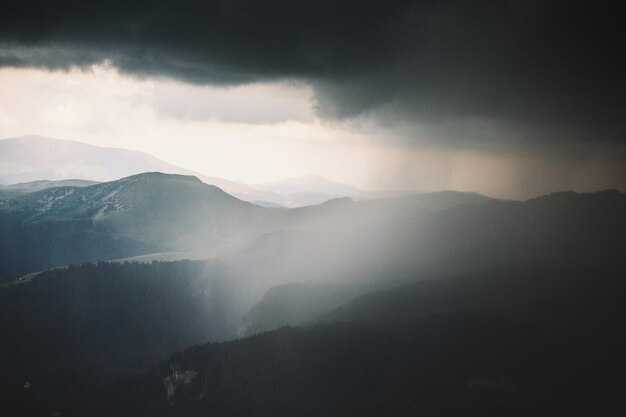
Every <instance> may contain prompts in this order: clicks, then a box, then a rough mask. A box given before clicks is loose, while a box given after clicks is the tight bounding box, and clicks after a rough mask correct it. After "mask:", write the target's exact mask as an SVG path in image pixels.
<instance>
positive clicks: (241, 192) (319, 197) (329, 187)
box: [0, 135, 397, 207]
mask: <svg viewBox="0 0 626 417" xmlns="http://www.w3.org/2000/svg"><path fill="white" fill-rule="evenodd" d="M143 172H163V173H170V174H181V175H192V176H195V177H198V178H200V180H202V181H203V182H204V183H206V184H211V185H215V186H217V187H219V188H221V189H223V190H224V191H226V192H227V193H229V194H231V195H234V196H235V197H237V198H239V199H241V200H245V201H250V202H255V204H258V205H261V206H268V207H278V206H285V207H299V206H305V205H315V204H320V203H323V202H325V201H327V200H330V199H333V198H337V197H346V196H347V197H352V198H356V199H364V198H379V197H385V196H389V195H397V193H391V194H389V193H369V192H366V191H363V190H359V189H357V188H356V187H352V186H350V185H347V184H342V183H338V182H335V181H330V180H327V179H325V178H323V177H320V176H305V177H297V178H289V179H286V180H280V181H274V182H270V183H265V184H258V185H247V184H244V183H241V182H236V181H230V180H226V179H222V178H215V177H209V176H207V175H204V174H200V173H197V172H193V171H191V170H189V169H185V168H181V167H178V166H175V165H172V164H169V163H167V162H164V161H162V160H160V159H158V158H156V157H154V156H152V155H149V154H146V153H143V152H138V151H131V150H126V149H120V148H104V147H99V146H94V145H89V144H86V143H83V142H76V141H70V140H64V139H52V138H48V137H44V136H37V135H29V136H22V137H17V138H9V139H3V140H0V185H1V184H16V183H26V182H32V181H41V180H47V181H58V180H68V179H72V178H80V179H83V180H88V181H98V182H103V181H113V180H117V179H120V178H124V177H128V176H131V175H136V174H140V173H143ZM0 191H1V188H0Z"/></svg>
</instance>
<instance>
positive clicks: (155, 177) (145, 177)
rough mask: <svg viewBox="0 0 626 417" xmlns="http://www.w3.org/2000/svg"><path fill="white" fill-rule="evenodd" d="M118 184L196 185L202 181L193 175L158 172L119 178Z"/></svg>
mask: <svg viewBox="0 0 626 417" xmlns="http://www.w3.org/2000/svg"><path fill="white" fill-rule="evenodd" d="M119 181H120V182H130V181H146V182H147V181H150V182H154V181H177V182H187V183H197V184H202V181H200V179H199V178H198V177H196V176H194V175H181V174H169V173H163V172H158V171H153V172H142V173H141V174H135V175H131V176H128V177H124V178H121V179H120V180H119Z"/></svg>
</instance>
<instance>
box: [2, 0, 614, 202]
mask: <svg viewBox="0 0 626 417" xmlns="http://www.w3.org/2000/svg"><path fill="white" fill-rule="evenodd" d="M5 10H6V11H7V13H3V14H2V15H0V137H3V138H7V137H14V136H19V135H25V134H40V135H44V136H50V137H58V138H63V139H71V140H79V141H83V142H87V143H91V144H95V145H99V146H112V147H121V148H127V149H135V150H141V151H144V152H148V153H151V154H153V155H155V156H157V157H159V158H161V159H163V160H165V161H167V162H170V163H173V164H176V165H180V166H183V167H186V168H189V169H192V170H195V171H198V172H201V173H203V174H206V175H209V176H214V177H222V178H227V179H233V180H241V181H245V182H248V183H257V182H264V181H271V180H276V179H280V178H284V177H291V176H298V175H308V174H320V175H323V176H326V177H328V178H331V179H334V180H338V181H343V182H347V183H350V184H353V185H356V186H359V187H362V188H366V189H373V190H382V189H387V190H389V189H394V190H397V189H404V190H423V191H434V190H441V189H456V190H463V191H478V192H482V193H485V194H488V195H492V196H496V197H506V198H528V197H533V196H536V195H539V194H544V193H549V192H553V191H561V190H568V189H573V190H576V191H595V190H600V189H606V188H617V189H621V190H626V136H625V134H626V127H625V126H624V124H625V120H626V119H625V118H624V117H623V114H624V110H625V106H624V99H623V98H624V96H625V93H626V88H625V83H624V80H623V74H624V73H626V71H625V70H626V68H624V64H623V63H622V62H621V60H620V59H619V58H620V56H621V54H622V53H621V50H622V46H623V43H622V41H623V38H624V36H623V32H624V29H623V25H622V24H621V21H620V19H619V14H618V13H617V12H616V10H612V6H611V4H610V3H604V2H599V3H597V2H594V3H593V5H591V4H589V3H588V2H578V1H557V0H546V1H534V0H524V1H521V0H520V1H515V0H509V1H496V0H490V1H487V0H476V1H462V0H442V1H426V0H422V1H404V0H398V1H396V0H392V1H384V2H383V1H374V0H361V1H353V0H341V1H326V0H320V1H308V0H302V1H286V0H265V1H251V0H232V1H206V2H192V1H187V0H182V1H176V2H173V1H167V0H157V1H151V2H143V1H132V2H117V1H112V2H106V3H105V4H96V3H93V4H92V3H87V2H78V1H73V0H60V1H59V2H55V6H54V7H50V6H49V3H47V2H41V4H40V0H33V1H30V2H24V1H19V2H18V1H13V0H9V1H8V2H7V4H6V7H5Z"/></svg>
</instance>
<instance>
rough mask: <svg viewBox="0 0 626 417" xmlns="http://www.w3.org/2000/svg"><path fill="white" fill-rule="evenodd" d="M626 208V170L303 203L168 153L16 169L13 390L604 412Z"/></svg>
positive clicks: (55, 408)
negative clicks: (56, 170)
mask: <svg viewBox="0 0 626 417" xmlns="http://www.w3.org/2000/svg"><path fill="white" fill-rule="evenodd" d="M299 181H300V180H289V181H287V183H286V184H282V185H281V184H276V183H275V184H268V185H266V187H267V188H274V189H275V190H276V192H277V193H281V194H280V195H283V196H289V195H291V194H290V193H291V191H293V190H296V189H298V187H299V185H298V183H299ZM302 181H304V182H305V183H307V184H308V185H307V186H308V187H309V188H310V189H311V190H313V191H312V192H315V193H317V192H319V191H320V190H322V185H323V184H324V183H325V181H324V180H321V179H319V178H315V177H309V178H307V179H304V180H302ZM320 183H321V184H322V185H320ZM332 186H333V187H334V189H333V190H332V191H333V192H337V193H340V194H341V193H347V192H350V193H355V194H356V193H357V192H358V190H355V189H346V188H345V186H343V185H341V184H333V185H332ZM316 187H318V188H316ZM625 212H626V194H624V193H620V192H618V191H614V190H606V191H601V192H596V193H586V194H579V193H574V192H561V193H554V194H550V195H545V196H541V197H538V198H534V199H530V200H527V201H523V202H520V201H507V200H499V199H493V198H489V197H486V196H483V195H480V194H475V193H460V192H451V191H447V192H437V193H421V194H413V195H400V196H388V197H387V198H379V199H369V198H363V199H361V198H360V197H359V196H358V195H357V196H355V198H346V197H341V198H334V199H331V200H329V201H325V202H324V203H323V204H317V205H309V206H304V207H295V208H286V207H264V206H262V205H259V204H254V203H252V202H248V201H243V200H241V199H239V198H237V197H236V196H233V195H231V194H229V193H227V192H225V191H224V190H222V189H221V188H219V187H218V186H215V185H209V184H207V183H206V182H204V181H203V180H202V179H201V178H198V177H196V176H193V175H182V174H171V173H161V172H145V173H140V174H135V175H130V176H127V177H123V178H121V179H115V180H112V181H102V182H93V181H87V180H75V179H74V180H46V181H37V182H30V183H20V184H17V185H15V184H14V185H10V186H3V187H2V188H1V189H0V234H1V236H2V239H0V333H1V334H2V335H3V340H7V341H9V342H8V343H3V344H0V366H1V367H2V369H3V371H4V377H3V378H2V381H0V409H1V410H3V411H4V412H6V413H8V414H7V415H23V416H30V415H32V416H38V415H55V414H56V415H65V416H67V415H69V416H74V415H75V416H81V415H93V416H137V415H139V416H144V415H145V416H148V415H150V416H179V415H184V416H205V415H237V416H246V415H259V414H261V415H277V416H280V415H285V416H288V415H312V416H313V415H328V416H343V415H354V414H355V413H356V414H358V415H387V414H393V415H424V414H426V415H450V416H453V415H454V416H457V415H467V416H470V415H503V414H504V415H526V414H532V415H550V416H552V415H555V414H562V413H568V414H570V415H572V414H576V413H579V414H588V413H589V412H590V411H592V410H596V411H598V410H599V408H598V404H601V405H607V404H609V403H610V402H611V400H614V399H615V398H618V397H616V394H615V392H614V390H615V388H616V387H617V385H615V384H613V383H611V382H610V381H612V380H613V379H615V378H617V377H620V376H621V375H622V370H623V369H624V367H623V360H622V359H621V357H622V356H623V355H622V352H623V348H624V345H623V343H622V342H621V340H620V339H621V338H620V337H619V336H620V335H621V333H620V331H619V329H620V328H621V327H620V326H621V323H622V322H623V319H624V316H625V314H624V308H623V303H622V302H621V300H622V299H623V298H624V296H625V295H626V294H625V292H626V291H625V290H626V287H625V286H624V284H623V282H622V281H623V279H622V277H623V276H624V273H625V270H626V264H625V262H624V258H623V248H625V247H626V218H625V217H624V215H623V214H624V213H625ZM189 259H195V260H193V261H192V260H189ZM164 260H167V261H168V262H163V261H164ZM284 326H298V327H295V328H294V327H284ZM589 407H596V408H589Z"/></svg>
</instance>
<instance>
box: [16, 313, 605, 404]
mask: <svg viewBox="0 0 626 417" xmlns="http://www.w3.org/2000/svg"><path fill="white" fill-rule="evenodd" d="M585 353H587V352H586V351H585V348H584V347H583V346H581V345H579V344H577V342H576V340H575V339H571V338H568V337H566V336H563V335H559V334H555V333H547V332H542V331H540V330H536V329H533V328H529V327H526V326H521V325H518V324H515V323H513V322H510V321H508V320H504V319H500V318H497V317H493V316H489V315H476V314H468V315H438V316H432V317H427V318H424V319H422V320H420V321H417V322H413V323H409V324H405V325H400V326H398V325H390V326H354V325H334V326H320V327H313V328H307V329H294V328H283V329H280V330H278V331H274V332H270V333H265V334H262V335H258V336H254V337H251V338H248V339H244V340H239V341H233V342H229V343H224V344H208V345H204V346H199V347H193V348H190V349H187V350H185V351H183V352H182V353H180V354H177V355H174V356H173V357H171V358H170V359H168V360H167V361H164V362H163V363H161V364H160V365H159V366H157V367H155V368H154V369H152V370H151V371H149V372H147V373H145V374H143V375H142V376H139V377H133V378H128V379H120V380H118V381H117V382H116V383H114V384H111V385H108V386H107V387H106V388H101V389H97V390H85V391H84V392H80V393H78V392H75V393H70V394H67V396H65V397H63V396H60V397H56V398H48V399H45V400H43V401H39V402H35V401H32V397H33V396H34V395H36V393H34V392H33V393H31V392H27V393H20V394H19V395H18V396H16V397H14V398H13V399H12V401H13V402H14V403H17V404H16V405H15V407H19V408H20V409H21V410H28V411H30V412H31V413H32V414H36V412H43V411H44V410H58V411H59V412H60V413H62V415H69V416H80V415H84V414H85V413H87V414H89V415H92V416H137V415H146V416H148V415H150V416H182V415H184V416H208V415H212V416H257V415H272V416H293V415H301V416H319V415H326V416H346V415H365V416H380V415H400V416H413V415H415V416H417V415H441V416H471V415H494V416H495V415H520V416H521V415H546V416H548V415H554V414H553V413H555V412H559V413H560V412H563V413H573V414H579V413H582V414H584V411H585V410H586V409H585V407H584V406H588V405H590V404H591V403H592V401H595V400H596V399H597V396H598V391H599V390H600V389H603V388H604V387H605V386H606V382H604V383H603V384H602V385H601V386H599V385H594V384H595V383H596V382H598V381H600V378H601V377H602V376H604V375H603V372H602V371H601V370H598V369H594V367H593V363H592V362H593V361H588V360H585V356H584V355H585ZM33 391H34V390H33ZM604 405H605V404H600V405H596V406H595V407H596V409H601V408H602V406H604Z"/></svg>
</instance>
